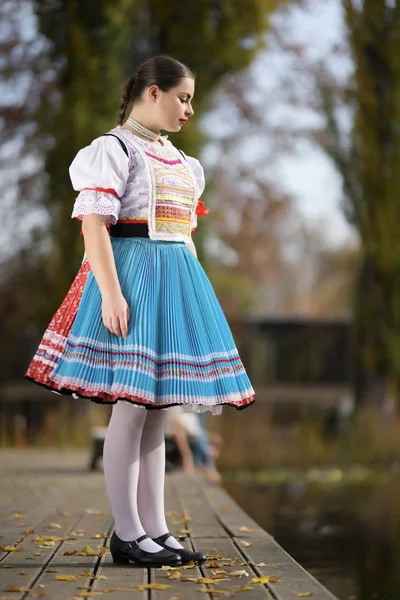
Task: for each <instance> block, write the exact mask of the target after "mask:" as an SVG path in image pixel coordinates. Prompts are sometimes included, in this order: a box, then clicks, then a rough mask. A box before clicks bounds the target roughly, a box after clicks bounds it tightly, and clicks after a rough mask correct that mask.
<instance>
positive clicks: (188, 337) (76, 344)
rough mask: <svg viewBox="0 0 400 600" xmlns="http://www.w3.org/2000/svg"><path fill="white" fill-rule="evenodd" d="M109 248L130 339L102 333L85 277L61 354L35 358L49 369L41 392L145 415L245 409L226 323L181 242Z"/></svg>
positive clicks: (141, 241) (143, 241)
mask: <svg viewBox="0 0 400 600" xmlns="http://www.w3.org/2000/svg"><path fill="white" fill-rule="evenodd" d="M111 244H112V248H113V252H114V257H115V264H116V269H117V273H118V278H119V282H120V285H121V290H122V293H123V295H124V297H125V299H126V301H127V303H128V306H129V309H130V320H129V324H128V337H127V339H125V338H123V337H122V336H117V335H115V334H113V333H111V332H110V331H109V330H108V329H107V328H106V327H105V325H104V323H103V320H102V298H101V294H100V290H99V287H98V285H97V282H96V280H95V278H94V275H93V273H92V271H90V270H89V273H88V275H87V280H86V283H85V285H84V289H83V292H82V295H81V297H80V301H79V306H78V309H77V311H76V316H75V317H74V320H73V324H72V326H71V328H70V331H69V333H68V336H67V338H66V340H65V344H63V348H62V351H60V350H58V352H57V353H56V352H53V355H52V356H51V357H50V356H49V350H48V346H49V344H47V347H46V344H43V342H42V345H41V346H42V351H41V358H39V357H38V356H36V360H42V361H43V360H47V365H49V364H51V366H52V368H51V371H50V372H49V379H48V383H49V384H48V385H47V387H50V388H53V389H54V390H55V391H56V390H58V391H60V392H61V393H71V394H73V395H75V396H77V397H88V398H90V399H91V400H93V401H94V402H97V403H108V404H110V403H111V404H112V403H115V402H117V401H118V400H126V401H129V402H132V403H134V404H137V405H139V406H143V407H144V408H146V409H163V408H167V407H169V406H174V405H180V406H182V407H183V410H185V411H195V412H202V411H205V410H210V411H211V412H213V413H214V414H220V412H221V410H222V406H223V405H225V404H226V405H230V406H234V407H236V408H237V409H243V408H246V407H247V406H250V405H251V404H252V403H253V402H254V390H253V388H252V386H251V383H250V381H249V378H248V376H247V373H246V370H245V368H244V366H243V364H242V362H241V359H240V357H239V354H238V351H237V348H236V346H235V342H234V339H233V337H232V333H231V331H230V328H229V325H228V323H227V320H226V318H225V315H224V313H223V311H222V309H221V306H220V304H219V302H218V299H217V297H216V295H215V292H214V290H213V288H212V285H211V283H210V281H209V279H208V277H207V275H206V273H205V271H204V269H203V268H202V266H201V264H200V262H199V261H198V260H197V259H196V257H195V256H194V255H193V253H192V251H191V250H190V249H189V248H188V247H187V246H186V244H185V243H184V242H170V241H156V240H151V239H150V238H139V237H132V238H111ZM55 336H57V332H52V339H53V340H54V339H56V337H55ZM45 337H46V336H44V338H45ZM47 337H49V334H47ZM39 350H40V347H39ZM39 350H38V352H39ZM46 352H47V356H45V355H46ZM49 361H50V362H49ZM51 361H53V363H51ZM30 378H31V379H32V380H35V377H34V376H32V377H30Z"/></svg>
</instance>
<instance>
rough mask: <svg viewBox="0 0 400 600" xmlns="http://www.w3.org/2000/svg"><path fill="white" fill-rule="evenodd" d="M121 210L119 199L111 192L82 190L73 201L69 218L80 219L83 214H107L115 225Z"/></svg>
mask: <svg viewBox="0 0 400 600" xmlns="http://www.w3.org/2000/svg"><path fill="white" fill-rule="evenodd" d="M120 210H121V204H120V202H119V200H118V199H117V198H116V197H115V196H114V195H113V194H111V193H106V192H103V191H96V190H82V191H81V192H80V193H79V194H78V196H77V198H76V200H75V203H74V208H73V211H72V215H71V218H72V219H73V218H76V219H79V220H82V216H83V215H90V214H97V215H109V216H110V217H111V218H110V221H109V222H110V223H111V224H112V225H115V223H116V222H117V221H118V216H119V213H120Z"/></svg>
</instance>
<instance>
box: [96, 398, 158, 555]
mask: <svg viewBox="0 0 400 600" xmlns="http://www.w3.org/2000/svg"><path fill="white" fill-rule="evenodd" d="M147 412H148V411H146V410H145V409H143V408H141V407H140V406H135V405H134V404H131V403H129V402H125V401H123V400H119V401H118V402H117V403H116V404H114V406H113V408H112V414H111V418H110V422H109V424H108V428H107V432H106V437H105V440H104V449H103V468H104V478H105V482H106V488H107V494H108V499H109V502H110V506H111V510H112V513H113V516H114V519H115V533H116V534H117V536H118V537H119V538H120V539H121V540H124V541H132V540H135V539H136V538H138V537H140V536H141V535H144V534H145V533H147V532H146V531H145V529H144V527H143V525H142V523H141V521H140V518H139V513H138V504H137V490H138V478H139V464H140V463H139V456H140V441H141V438H142V432H143V425H144V423H145V420H146V413H147ZM139 547H140V548H142V550H146V551H147V552H158V551H159V550H161V549H162V548H161V546H159V544H156V543H155V542H153V541H152V540H150V539H146V540H143V541H142V542H139Z"/></svg>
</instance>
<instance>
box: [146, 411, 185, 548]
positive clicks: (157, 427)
mask: <svg viewBox="0 0 400 600" xmlns="http://www.w3.org/2000/svg"><path fill="white" fill-rule="evenodd" d="M146 413H147V414H146V421H145V423H144V426H143V433H142V439H141V443H140V471H139V484H138V510H139V515H140V520H141V523H142V525H143V527H144V529H145V531H146V533H147V535H149V536H150V537H153V538H155V537H159V536H160V535H163V534H164V533H167V531H168V526H167V523H166V520H165V508H164V482H165V437H164V429H165V420H166V416H167V411H166V410H148V411H146ZM165 543H166V544H167V545H168V546H171V547H172V548H183V546H182V545H181V544H180V543H179V542H178V541H177V540H175V538H174V537H172V536H170V537H169V538H168V539H167V540H166V542H165Z"/></svg>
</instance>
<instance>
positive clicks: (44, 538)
mask: <svg viewBox="0 0 400 600" xmlns="http://www.w3.org/2000/svg"><path fill="white" fill-rule="evenodd" d="M64 540H65V538H63V537H59V536H58V535H37V536H36V537H35V539H34V540H32V542H40V543H41V544H42V543H43V542H62V541H64Z"/></svg>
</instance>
